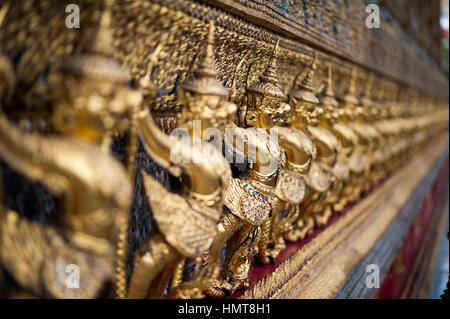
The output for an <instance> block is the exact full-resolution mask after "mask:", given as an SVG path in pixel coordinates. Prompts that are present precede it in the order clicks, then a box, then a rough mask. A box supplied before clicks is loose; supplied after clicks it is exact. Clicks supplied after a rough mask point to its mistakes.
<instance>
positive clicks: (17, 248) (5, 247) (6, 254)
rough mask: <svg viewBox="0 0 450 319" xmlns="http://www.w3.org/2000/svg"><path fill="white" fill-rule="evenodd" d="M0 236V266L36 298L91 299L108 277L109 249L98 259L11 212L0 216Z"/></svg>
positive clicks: (43, 227)
mask: <svg viewBox="0 0 450 319" xmlns="http://www.w3.org/2000/svg"><path fill="white" fill-rule="evenodd" d="M0 236H1V237H0V242H1V243H2V245H1V246H0V259H1V260H2V266H3V267H4V268H5V269H6V270H7V271H8V273H10V274H11V276H12V277H13V278H14V279H15V280H16V281H17V283H18V284H19V285H20V286H22V287H26V288H27V289H30V290H31V291H33V292H34V293H35V294H36V295H39V296H47V297H53V298H95V297H97V295H98V293H99V291H100V290H101V288H102V287H103V286H104V284H105V282H106V280H108V278H110V277H111V276H112V272H113V254H112V250H111V253H110V254H106V255H101V256H99V255H95V254H93V253H90V252H88V251H85V250H82V249H79V248H76V247H74V246H73V245H71V244H70V243H69V242H68V240H67V239H66V238H65V237H63V236H62V235H61V234H60V233H58V232H57V231H56V230H55V229H53V228H52V227H50V226H46V225H42V224H40V223H37V222H33V221H30V220H27V219H26V218H22V217H20V216H19V215H18V214H17V213H16V212H14V211H8V212H6V213H5V214H4V216H2V218H1V220H0ZM74 288H76V289H74Z"/></svg>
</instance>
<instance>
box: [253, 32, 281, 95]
mask: <svg viewBox="0 0 450 319" xmlns="http://www.w3.org/2000/svg"><path fill="white" fill-rule="evenodd" d="M279 42H280V40H277V42H276V43H275V46H274V47H273V50H272V54H271V56H270V60H269V63H268V64H267V66H266V69H265V70H264V73H263V74H261V75H260V76H259V78H258V81H256V82H255V83H253V84H252V85H251V86H250V87H249V88H248V92H249V93H250V94H260V95H263V96H268V97H271V98H274V99H277V100H280V101H283V100H284V99H285V98H286V96H285V95H284V92H283V90H281V88H280V87H279V86H278V83H279V82H280V81H279V77H278V74H277V71H276V68H277V59H278V45H279Z"/></svg>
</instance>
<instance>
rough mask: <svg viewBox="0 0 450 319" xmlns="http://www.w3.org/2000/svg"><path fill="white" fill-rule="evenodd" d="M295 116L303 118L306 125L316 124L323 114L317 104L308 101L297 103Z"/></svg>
mask: <svg viewBox="0 0 450 319" xmlns="http://www.w3.org/2000/svg"><path fill="white" fill-rule="evenodd" d="M296 113H297V118H298V119H301V120H303V122H305V123H306V124H307V125H311V126H317V125H319V122H320V120H321V119H322V116H323V109H322V107H320V106H319V105H318V104H314V103H310V102H305V101H303V102H300V103H297V107H296Z"/></svg>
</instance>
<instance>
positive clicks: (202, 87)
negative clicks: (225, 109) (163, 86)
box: [180, 21, 230, 98]
mask: <svg viewBox="0 0 450 319" xmlns="http://www.w3.org/2000/svg"><path fill="white" fill-rule="evenodd" d="M214 29H215V28H214V23H213V22H212V21H211V22H210V24H209V29H208V39H207V42H206V52H205V55H204V57H203V59H202V60H201V62H200V63H199V65H198V67H197V68H196V69H195V70H194V71H193V73H194V74H193V77H192V78H190V79H188V80H186V81H184V82H183V83H181V84H180V89H181V90H182V91H184V92H189V93H191V94H198V95H213V96H219V97H224V98H227V97H228V96H229V94H230V92H229V91H228V90H227V89H226V88H225V87H224V86H223V85H221V84H220V83H219V82H218V81H217V72H216V69H215V68H214V60H213V47H214Z"/></svg>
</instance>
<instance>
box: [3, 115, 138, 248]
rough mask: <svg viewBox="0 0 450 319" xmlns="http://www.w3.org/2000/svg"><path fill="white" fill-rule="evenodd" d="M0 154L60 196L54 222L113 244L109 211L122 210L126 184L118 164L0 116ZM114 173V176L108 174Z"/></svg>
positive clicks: (72, 142) (87, 148) (95, 150)
mask: <svg viewBox="0 0 450 319" xmlns="http://www.w3.org/2000/svg"><path fill="white" fill-rule="evenodd" d="M0 156H1V157H2V158H3V159H4V160H6V162H7V163H8V164H9V165H11V166H12V167H13V168H14V169H15V170H17V171H19V172H20V173H22V174H24V175H25V176H27V177H28V178H30V179H32V180H35V181H40V182H42V183H44V184H45V185H46V186H47V187H48V188H49V189H50V190H51V191H52V192H54V193H55V194H57V195H64V201H63V211H62V213H61V214H59V215H58V217H59V220H60V222H61V223H62V224H63V225H64V226H66V227H68V228H69V229H70V230H72V231H74V232H82V233H85V234H88V235H91V236H95V237H100V238H105V239H108V240H113V238H114V235H113V229H114V228H115V227H116V226H117V225H115V222H116V221H115V220H114V218H113V215H112V214H113V213H116V212H125V211H126V210H127V209H128V206H129V201H130V196H131V185H130V184H129V183H127V182H125V183H124V182H123V181H124V180H127V179H126V174H125V171H124V169H123V167H122V166H121V164H120V163H119V162H117V161H116V160H115V159H114V158H113V157H111V156H110V155H108V154H104V153H103V152H102V151H101V150H100V149H99V147H97V146H94V145H91V144H90V143H86V142H83V141H81V140H79V139H75V138H69V137H67V138H66V137H64V138H61V137H43V136H40V135H38V134H33V133H27V132H23V131H22V130H21V129H19V128H17V127H15V126H14V125H12V124H11V123H9V121H8V120H7V119H6V117H5V116H4V115H2V114H0ZM111 171H114V172H115V173H114V174H111Z"/></svg>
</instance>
